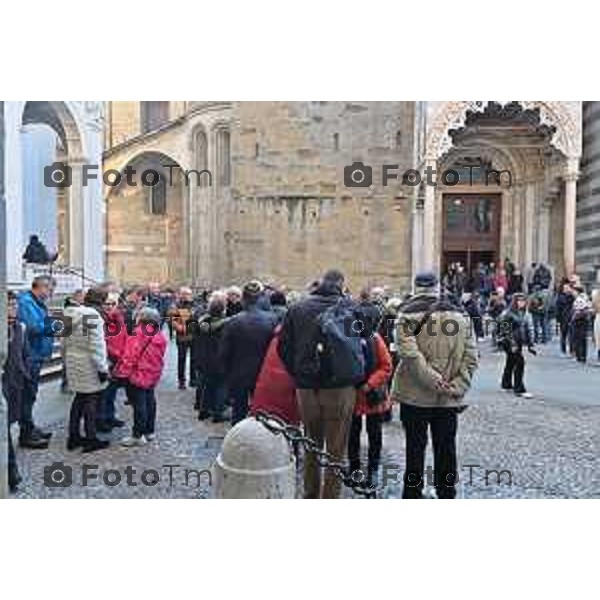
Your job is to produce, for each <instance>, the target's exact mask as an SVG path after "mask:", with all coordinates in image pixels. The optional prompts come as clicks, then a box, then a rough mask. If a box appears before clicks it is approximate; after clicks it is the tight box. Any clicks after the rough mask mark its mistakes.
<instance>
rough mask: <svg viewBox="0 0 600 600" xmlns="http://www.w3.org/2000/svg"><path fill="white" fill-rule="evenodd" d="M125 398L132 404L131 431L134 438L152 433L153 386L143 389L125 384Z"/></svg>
mask: <svg viewBox="0 0 600 600" xmlns="http://www.w3.org/2000/svg"><path fill="white" fill-rule="evenodd" d="M127 398H128V399H129V401H130V403H131V404H132V406H133V431H132V435H133V437H135V438H140V437H142V436H143V435H148V434H152V433H154V427H155V424H156V395H155V394H154V388H151V389H149V390H145V389H142V388H139V387H136V386H134V385H131V384H130V385H128V386H127Z"/></svg>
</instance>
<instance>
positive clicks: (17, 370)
mask: <svg viewBox="0 0 600 600" xmlns="http://www.w3.org/2000/svg"><path fill="white" fill-rule="evenodd" d="M30 369H31V362H30V355H29V346H28V342H27V336H26V335H25V331H24V327H23V326H22V325H21V324H20V323H15V324H14V325H13V326H12V327H11V328H10V329H9V333H8V354H7V357H6V362H5V363H4V368H3V370H2V393H3V394H4V397H5V399H6V402H7V403H8V422H9V423H14V422H16V421H18V420H19V415H20V412H21V400H22V397H23V393H24V390H25V388H26V386H28V385H30V382H31V374H30Z"/></svg>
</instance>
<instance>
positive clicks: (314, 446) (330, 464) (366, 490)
mask: <svg viewBox="0 0 600 600" xmlns="http://www.w3.org/2000/svg"><path fill="white" fill-rule="evenodd" d="M254 418H255V419H256V420H257V421H258V422H259V423H261V424H262V425H264V426H265V427H266V428H267V429H268V430H269V431H270V432H271V433H273V434H275V435H283V437H284V438H285V439H286V440H287V441H288V442H291V444H292V445H293V446H294V447H295V448H300V447H302V448H303V449H304V452H305V454H306V453H309V454H313V455H314V457H315V458H316V460H317V463H318V464H319V466H320V467H325V468H326V469H331V470H332V471H333V473H334V475H335V476H336V477H338V478H339V479H340V480H341V482H342V483H343V484H344V485H345V486H346V487H347V488H350V489H351V490H352V491H353V492H354V493H355V494H356V495H357V496H363V497H365V498H375V491H376V488H375V486H372V485H371V486H366V485H365V484H364V482H363V479H364V476H363V477H361V478H360V479H358V480H357V479H355V477H354V476H353V475H354V474H355V473H356V471H354V473H351V472H350V469H349V468H348V466H347V465H346V464H345V463H342V462H340V461H339V460H337V459H336V457H335V456H333V455H332V454H329V452H325V451H324V450H322V449H321V446H320V445H319V444H318V443H317V442H316V441H315V440H313V439H311V438H309V437H308V436H306V435H304V432H303V431H302V430H301V429H300V428H299V427H296V426H294V425H289V424H288V423H286V422H285V421H284V420H283V419H280V418H279V417H276V416H275V415H271V414H269V413H268V412H265V411H262V410H260V411H257V412H256V413H255V415H254Z"/></svg>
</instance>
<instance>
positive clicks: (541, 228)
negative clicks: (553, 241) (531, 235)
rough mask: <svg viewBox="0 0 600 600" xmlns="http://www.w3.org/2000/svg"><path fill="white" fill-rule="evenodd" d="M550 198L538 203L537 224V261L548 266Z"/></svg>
mask: <svg viewBox="0 0 600 600" xmlns="http://www.w3.org/2000/svg"><path fill="white" fill-rule="evenodd" d="M551 207H552V198H546V199H545V200H543V201H542V202H541V203H540V210H539V222H538V245H537V261H538V262H541V263H544V264H548V263H549V262H550V209H551Z"/></svg>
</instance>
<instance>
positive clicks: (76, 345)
mask: <svg viewBox="0 0 600 600" xmlns="http://www.w3.org/2000/svg"><path fill="white" fill-rule="evenodd" d="M105 300H106V292H103V291H101V290H98V289H95V288H91V289H89V290H88V291H87V293H86V295H85V297H84V300H83V305H79V306H77V305H73V306H69V307H67V308H66V309H65V317H67V318H69V319H70V320H71V327H72V333H71V335H70V336H68V337H66V338H65V363H66V366H67V372H68V373H69V387H70V389H71V390H72V391H73V392H75V397H74V398H73V402H72V403H71V411H70V413H69V437H68V439H67V450H75V449H76V448H81V449H82V451H83V452H94V451H96V450H101V449H103V448H106V447H107V446H108V445H109V442H108V441H107V440H99V439H98V438H97V437H96V416H97V411H98V409H99V406H100V403H101V402H102V393H103V390H104V388H106V385H107V382H108V358H107V353H106V342H105V341H104V332H103V324H104V322H103V320H102V317H101V316H100V311H101V310H102V305H103V304H104V301H105ZM82 420H83V425H84V429H85V436H82V435H81V421H82Z"/></svg>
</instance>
